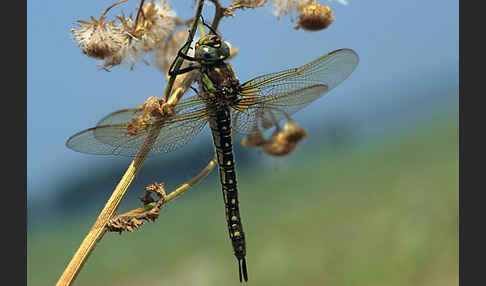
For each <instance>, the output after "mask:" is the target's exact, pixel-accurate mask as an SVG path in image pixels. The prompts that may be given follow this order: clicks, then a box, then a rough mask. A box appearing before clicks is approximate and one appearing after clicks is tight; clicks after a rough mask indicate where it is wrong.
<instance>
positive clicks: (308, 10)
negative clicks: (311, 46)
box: [295, 2, 334, 31]
mask: <svg viewBox="0 0 486 286" xmlns="http://www.w3.org/2000/svg"><path fill="white" fill-rule="evenodd" d="M333 21H334V14H333V13H332V11H331V8H329V7H328V6H322V5H321V4H319V3H316V2H313V3H311V4H310V5H305V6H303V7H302V10H301V13H300V15H299V23H298V24H297V26H296V27H295V29H299V28H302V29H303V30H307V31H319V30H323V29H325V28H327V27H329V25H331V24H332V22H333Z"/></svg>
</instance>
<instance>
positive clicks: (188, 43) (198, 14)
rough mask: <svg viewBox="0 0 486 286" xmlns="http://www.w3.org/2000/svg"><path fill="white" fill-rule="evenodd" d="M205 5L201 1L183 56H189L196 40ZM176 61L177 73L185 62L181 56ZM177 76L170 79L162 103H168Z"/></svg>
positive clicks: (200, 0)
mask: <svg viewBox="0 0 486 286" xmlns="http://www.w3.org/2000/svg"><path fill="white" fill-rule="evenodd" d="M203 4H204V0H199V4H198V6H197V10H196V16H194V22H193V23H192V27H191V30H190V31H189V35H188V37H187V41H186V44H185V47H184V49H182V51H181V52H182V53H183V54H187V51H189V47H190V45H191V43H192V40H193V39H194V35H195V34H196V30H197V23H198V22H199V17H200V16H201V13H202V8H203ZM175 60H176V63H175V66H174V71H177V70H179V69H180V68H181V66H182V63H183V62H184V59H183V58H182V57H180V56H179V55H177V57H176V59H175ZM176 76H177V75H175V76H171V77H170V78H169V81H168V82H167V87H166V88H165V91H164V95H163V96H162V102H167V101H168V99H169V95H170V93H171V91H172V86H173V85H174V81H175V79H176Z"/></svg>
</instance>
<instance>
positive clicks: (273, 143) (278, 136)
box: [260, 118, 307, 156]
mask: <svg viewBox="0 0 486 286" xmlns="http://www.w3.org/2000/svg"><path fill="white" fill-rule="evenodd" d="M306 136H307V132H306V131H305V130H304V129H303V128H301V127H300V126H299V125H298V124H297V122H295V121H294V120H292V119H290V118H289V120H288V121H287V123H285V125H284V129H283V130H282V129H279V128H277V130H275V132H273V134H272V136H271V137H270V138H269V139H268V140H266V141H265V144H264V145H263V146H262V148H261V149H260V152H264V153H267V154H269V155H272V156H286V155H289V154H290V153H292V152H294V151H295V149H296V148H297V145H298V144H299V143H300V141H302V139H303V138H304V137H306Z"/></svg>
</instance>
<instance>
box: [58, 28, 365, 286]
mask: <svg viewBox="0 0 486 286" xmlns="http://www.w3.org/2000/svg"><path fill="white" fill-rule="evenodd" d="M181 50H182V49H181ZM229 55H230V45H229V44H228V43H227V42H225V41H223V40H222V38H221V36H219V35H218V34H216V33H211V34H207V35H205V36H203V37H201V38H200V39H199V40H198V41H197V42H196V43H195V46H194V55H193V57H191V56H188V55H182V56H183V58H184V59H186V60H189V61H193V62H194V64H195V65H191V66H190V67H189V68H186V69H182V70H179V73H184V72H188V71H190V70H192V69H198V70H199V75H198V77H199V78H198V79H197V83H198V87H199V91H198V93H197V94H196V95H194V96H191V97H188V98H187V99H183V100H181V101H180V102H179V103H178V104H177V105H176V106H175V107H174V110H173V113H172V114H171V115H170V116H166V117H163V118H160V117H151V119H150V120H149V121H148V123H149V124H146V126H145V127H146V128H141V129H140V130H137V131H136V132H127V128H129V126H130V120H131V119H133V118H134V117H137V116H140V115H141V112H142V111H140V110H139V109H136V108H132V109H123V110H119V111H115V112H113V113H111V114H109V115H107V116H106V117H104V118H103V119H101V120H100V121H99V122H98V124H97V125H96V126H95V127H93V128H89V129H86V130H84V131H81V132H79V133H77V134H75V135H73V136H71V137H70V138H69V139H68V141H67V143H66V145H67V147H69V148H71V149H73V150H74V151H78V152H82V153H88V154H101V155H122V156H135V155H136V154H137V152H138V150H139V149H140V148H141V147H142V145H143V144H144V141H145V139H146V138H147V136H148V134H149V133H150V130H151V128H159V129H160V132H159V135H158V137H157V138H156V140H155V143H154V144H153V146H152V148H151V149H150V152H149V154H148V156H151V155H157V154H161V153H167V152H172V151H175V150H176V149H178V148H180V147H182V146H183V145H184V144H186V143H188V142H189V141H191V139H193V138H194V137H195V136H196V135H197V134H198V133H199V132H200V131H201V130H202V129H203V127H204V126H205V125H206V124H208V123H209V127H210V129H211V133H212V137H213V142H214V147H215V151H216V155H217V161H218V166H219V176H220V183H221V187H222V193H223V200H224V206H225V213H226V221H227V227H228V233H229V238H230V240H231V243H232V246H233V251H234V255H235V256H236V259H237V262H238V270H239V280H240V282H242V277H243V279H244V280H245V281H248V270H247V264H246V243H245V233H244V231H243V224H242V220H241V216H240V209H239V200H238V191H237V183H236V169H235V158H234V154H233V137H232V135H233V131H236V132H237V133H240V134H244V135H245V134H246V135H250V134H252V132H255V130H267V129H269V128H271V127H272V126H274V125H275V124H276V123H278V122H279V121H281V120H282V119H285V118H288V117H289V116H290V115H292V114H293V113H295V112H297V111H299V110H301V109H302V108H304V107H305V106H307V105H308V104H310V103H311V102H313V101H315V100H316V99H318V98H320V97H322V96H323V95H325V94H327V93H328V92H329V91H330V90H332V89H333V88H335V87H336V86H337V85H339V84H340V83H341V82H342V81H344V80H345V79H346V78H347V77H348V76H349V75H350V74H351V73H352V72H353V70H354V69H355V68H356V66H357V64H358V61H359V57H358V55H357V53H356V52H355V51H353V50H351V49H338V50H335V51H332V52H330V53H328V54H325V55H323V56H321V57H319V58H317V59H315V60H313V61H311V62H310V63H308V64H305V65H303V66H300V67H298V68H293V69H288V70H284V71H281V72H275V73H270V74H265V75H262V76H259V77H256V78H254V79H251V80H249V81H247V82H245V83H243V84H240V82H239V80H238V78H237V76H236V74H235V72H234V71H233V68H232V66H231V65H230V64H229V63H228V62H227V61H226V60H227V59H228V57H229ZM172 72H173V71H172Z"/></svg>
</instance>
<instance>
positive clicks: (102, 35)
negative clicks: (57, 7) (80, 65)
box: [71, 0, 128, 59]
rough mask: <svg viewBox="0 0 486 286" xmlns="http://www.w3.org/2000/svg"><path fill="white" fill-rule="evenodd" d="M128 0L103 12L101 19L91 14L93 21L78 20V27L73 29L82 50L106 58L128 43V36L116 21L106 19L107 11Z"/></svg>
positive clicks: (92, 55)
mask: <svg viewBox="0 0 486 286" xmlns="http://www.w3.org/2000/svg"><path fill="white" fill-rule="evenodd" d="M125 1H127V0H122V1H119V2H117V3H115V4H113V5H111V6H110V7H108V8H106V10H105V11H104V12H103V14H101V16H100V18H99V19H96V18H95V17H93V16H91V22H89V21H84V20H78V21H77V24H76V26H77V27H78V29H74V28H73V29H71V33H73V34H74V37H73V39H74V40H76V41H77V42H78V46H79V47H80V48H81V50H82V52H83V53H84V54H85V55H87V56H90V57H93V58H98V59H106V58H109V57H111V56H113V55H114V54H116V53H118V52H119V51H120V50H121V49H122V48H123V47H124V46H126V45H127V44H128V37H127V35H126V34H125V31H124V30H123V29H121V28H120V27H119V26H118V25H117V24H115V22H114V21H105V15H106V13H107V12H108V11H109V10H110V9H111V8H113V7H114V6H116V5H118V4H120V3H123V2H125Z"/></svg>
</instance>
